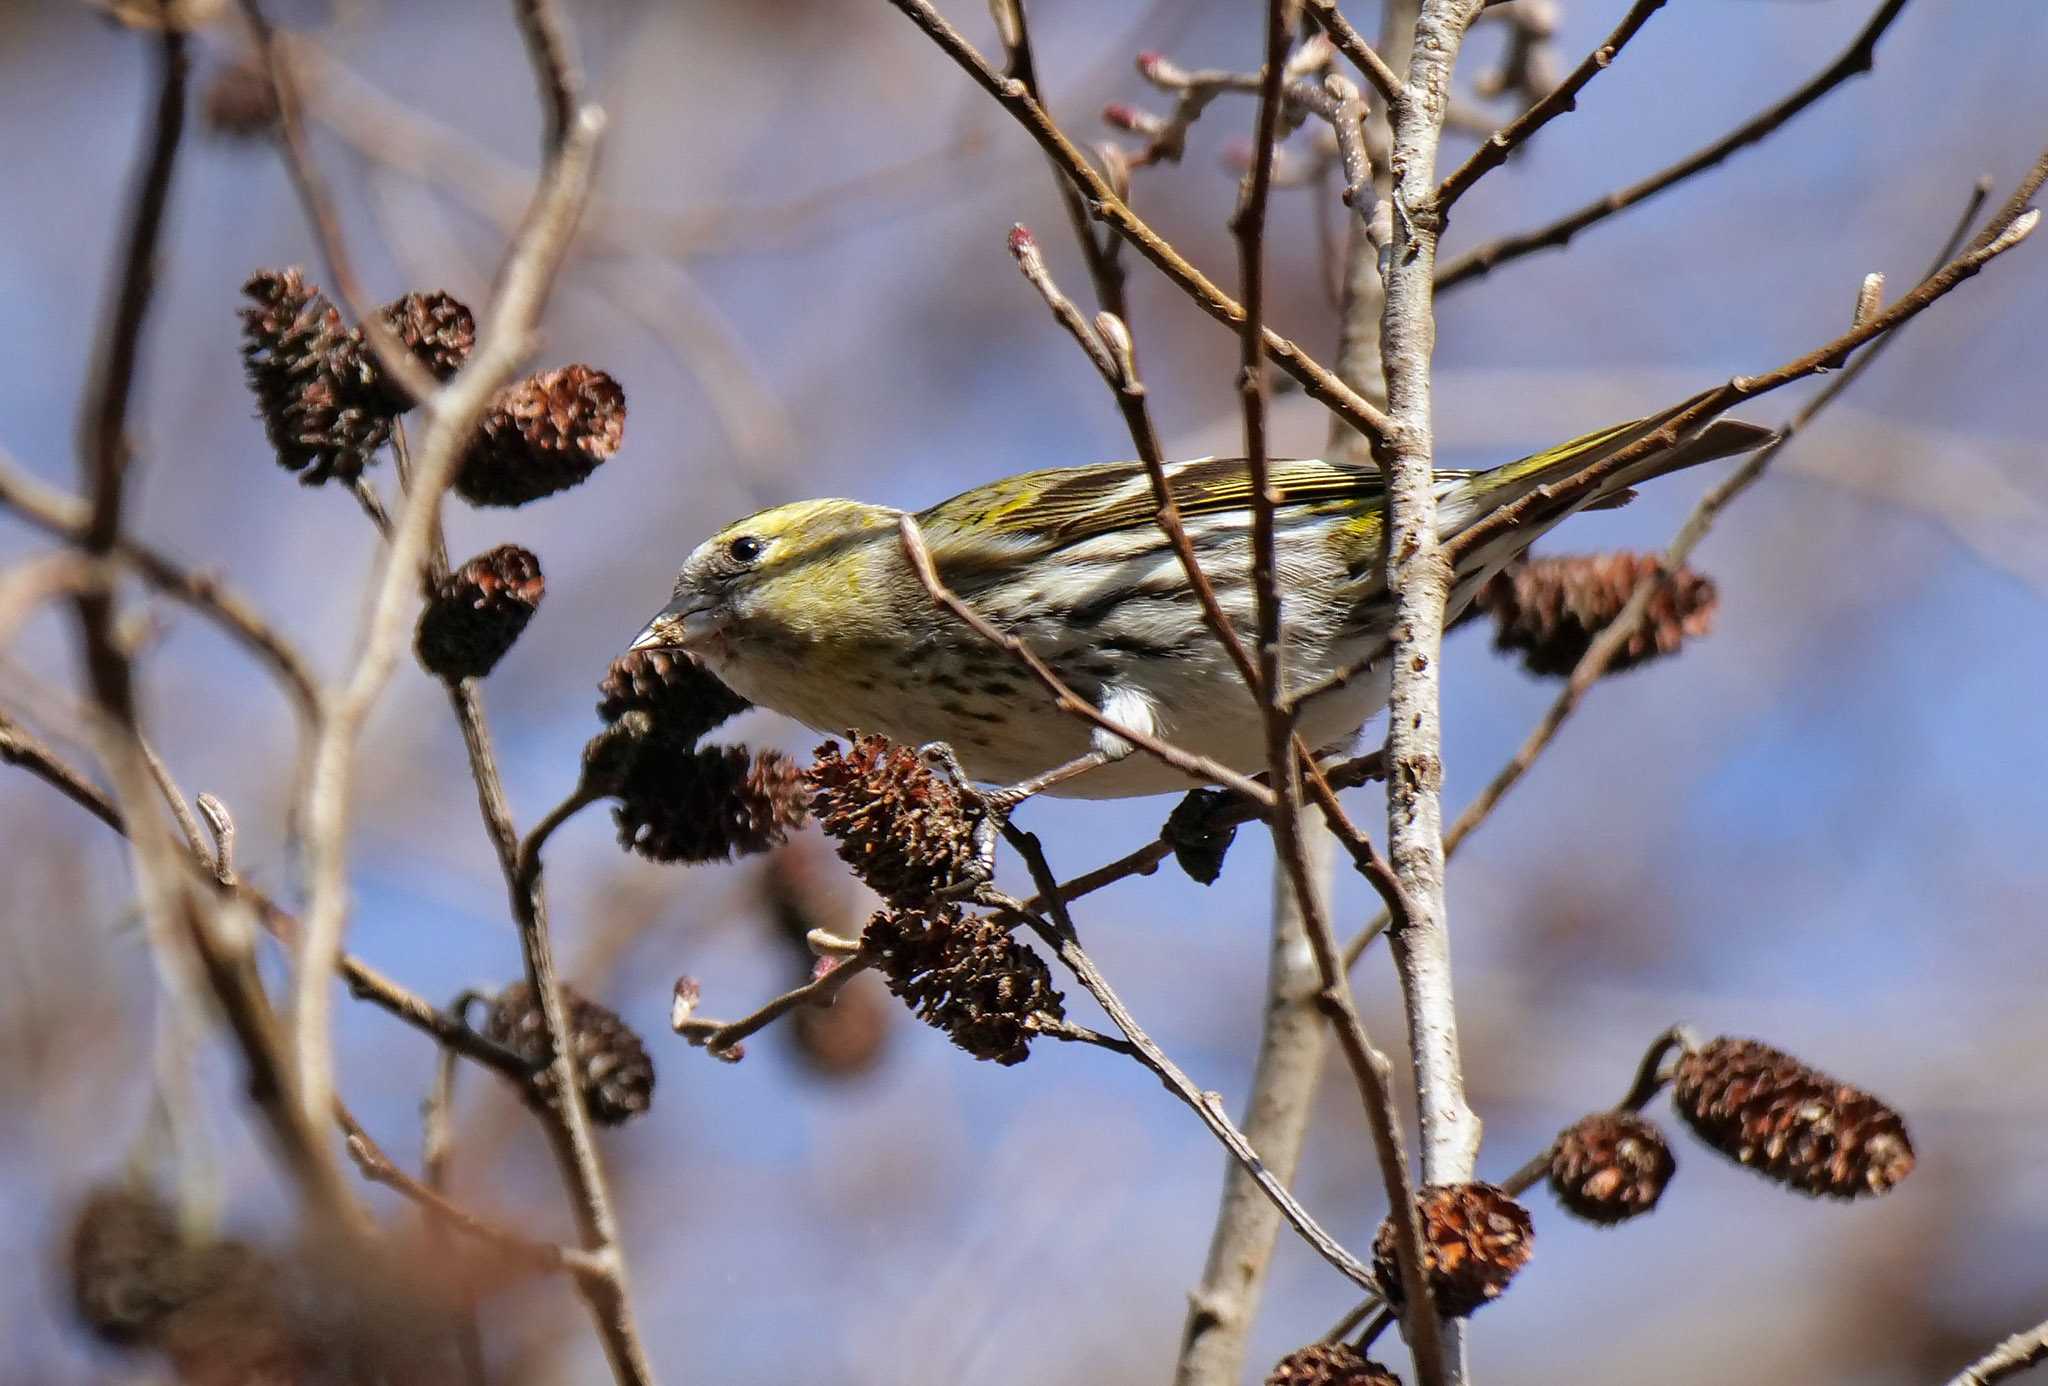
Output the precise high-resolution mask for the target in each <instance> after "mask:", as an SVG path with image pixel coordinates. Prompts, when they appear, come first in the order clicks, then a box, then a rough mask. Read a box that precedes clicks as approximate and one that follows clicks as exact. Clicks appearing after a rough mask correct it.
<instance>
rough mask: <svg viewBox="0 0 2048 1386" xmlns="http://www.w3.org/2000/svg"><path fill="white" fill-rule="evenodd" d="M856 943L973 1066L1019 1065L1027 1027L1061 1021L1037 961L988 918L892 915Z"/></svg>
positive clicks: (1061, 1010) (920, 911)
mask: <svg viewBox="0 0 2048 1386" xmlns="http://www.w3.org/2000/svg"><path fill="white" fill-rule="evenodd" d="M861 941H862V943H863V944H864V945H865V946H866V947H867V948H868V950H869V951H870V952H873V953H875V954H876V955H877V956H878V960H879V962H878V965H879V967H880V969H881V972H882V975H883V976H884V977H886V978H887V979H888V982H889V990H890V991H891V992H893V993H895V994H896V995H897V996H898V997H900V998H901V999H902V1000H903V1001H905V1002H907V1003H908V1004H909V1006H910V1008H911V1010H912V1011H914V1012H915V1013H916V1015H917V1018H918V1019H919V1020H922V1021H923V1022H925V1024H927V1025H930V1026H932V1027H933V1028H935V1029H938V1030H942V1031H944V1032H945V1033H946V1035H947V1036H948V1037H949V1038H950V1039H951V1040H952V1041H953V1043H955V1044H957V1045H959V1046H960V1047H961V1048H962V1049H964V1050H966V1051H967V1052H968V1053H970V1054H972V1055H974V1057H975V1058H977V1059H988V1060H991V1061H993V1062H995V1063H999V1064H1018V1063H1022V1062H1023V1061H1024V1060H1025V1059H1026V1058H1028V1057H1029V1055H1030V1044H1031V1036H1032V1034H1033V1033H1034V1023H1033V1022H1034V1019H1035V1018H1036V1017H1038V1016H1050V1017H1053V1018H1055V1019H1058V1018H1061V1017H1063V1016H1065V1014H1066V1010H1065V1006H1064V1003H1063V998H1062V997H1061V995H1060V993H1059V992H1058V991H1056V990H1054V988H1053V985H1052V973H1051V971H1050V970H1049V969H1048V968H1047V967H1046V965H1045V960H1044V959H1043V958H1041V957H1039V956H1038V954H1036V953H1034V952H1032V951H1031V949H1030V948H1028V947H1026V946H1025V945H1024V944H1022V943H1020V942H1018V941H1017V940H1016V939H1014V938H1012V937H1010V933H1009V931H1008V930H1007V929H1004V928H1003V927H1002V926H1001V925H999V924H997V923H996V922H995V920H994V919H992V918H989V917H988V916H985V915H966V914H963V913H962V912H961V911H960V910H959V909H957V908H956V907H954V906H951V905H939V904H932V905H928V906H926V907H924V908H904V907H892V908H889V909H885V910H882V911H880V912H878V913H877V914H876V915H875V916H874V917H873V918H872V919H870V920H868V923H867V928H866V929H865V930H864V931H863V932H862V935H861Z"/></svg>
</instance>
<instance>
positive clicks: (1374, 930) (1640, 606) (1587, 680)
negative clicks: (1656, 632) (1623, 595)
mask: <svg viewBox="0 0 2048 1386" xmlns="http://www.w3.org/2000/svg"><path fill="white" fill-rule="evenodd" d="M2044 176H2048V155H2044V157H2043V159H2042V160H2041V161H2038V162H2037V163H2036V164H2035V166H2034V170H2033V171H2032V172H2030V174H2029V175H2028V181H2029V182H2032V185H2033V186H2031V187H2029V186H2028V182H2022V184H2021V186H2020V188H2019V189H2018V190H2017V191H2016V192H2015V194H2014V198H2013V200H2012V202H2011V203H2010V204H2009V205H2008V207H2007V208H2006V210H2005V211H2004V212H2001V214H2000V217H1998V218H1993V220H1992V222H1991V223H1990V225H1989V226H1987V228H1986V234H1988V235H1990V237H1991V240H1989V241H1986V243H1985V244H1986V247H1987V248H1988V247H1989V245H1991V244H1992V243H1995V241H1996V240H1997V236H1998V234H2000V233H1999V232H1998V230H1997V229H1996V228H1997V226H1998V222H1999V220H2000V219H2001V218H2004V219H2006V221H2007V228H2008V229H2009V227H2010V225H2011V221H2012V220H2013V219H2016V217H2017V215H2018V211H2017V208H2018V207H2019V206H2023V205H2024V201H2025V198H2026V197H2027V196H2031V194H2032V192H2034V191H2037V190H2038V188H2039V185H2040V184H2039V179H2040V178H2041V177H2044ZM1988 196H1989V186H1988V184H1985V183H1981V182H1980V183H1979V184H1978V185H1977V186H1976V187H1975V188H1974V189H1973V190H1972V192H1971V195H1970V198H1969V200H1968V202H1967V203H1966V204H1965V206H1964V208H1963V212H1962V215H1961V217H1960V218H1959V219H1958V221H1957V223H1956V226H1955V229H1954V230H1953V231H1952V232H1951V233H1950V235H1949V238H1948V240H1947V242H1946V243H1945V244H1944V245H1943V247H1942V250H1941V252H1940V254H1939V256H1938V257H1937V258H1936V259H1935V261H1934V264H1933V265H1931V266H1930V267H1929V269H1928V271H1927V274H1926V276H1925V277H1924V278H1923V280H1922V282H1923V284H1924V283H1926V282H1928V281H1931V280H1932V279H1933V278H1934V277H1935V276H1936V275H1938V274H1940V273H1941V272H1942V271H1943V269H1944V268H1946V267H1947V266H1948V265H1949V264H1950V263H1951V262H1952V260H1953V259H1954V257H1955V256H1956V255H1957V254H1958V251H1959V249H1960V248H1961V247H1962V245H1963V241H1964V238H1965V237H1966V236H1968V235H1969V228H1970V225H1971V223H1973V222H1974V221H1975V220H1976V218H1977V214H1978V212H1980V211H1981V210H1982V209H1983V205H1984V202H1985V200H1986V198H1987V197H1988ZM2008 214H2010V215H2008ZM1866 283H1867V280H1866ZM1879 316H1880V310H1879V309H1878V308H1877V307H1876V306H1875V305H1874V304H1872V303H1871V302H1870V301H1869V295H1868V294H1867V293H1865V292H1864V291H1863V289H1862V288H1861V287H1859V290H1858V293H1857V298H1856V311H1855V314H1854V316H1853V318H1852V320H1851V326H1852V331H1853V330H1855V329H1859V328H1862V327H1864V326H1866V325H1868V324H1869V323H1871V322H1873V321H1875V320H1876V319H1877V318H1878V317H1879ZM1894 335H1895V334H1894ZM1839 340H1845V339H1838V341H1839ZM1891 340H1892V337H1891V335H1886V336H1881V337H1879V338H1877V339H1876V340H1875V341H1874V342H1873V343H1872V344H1871V348H1870V350H1869V351H1867V352H1865V353H1864V354H1863V355H1862V356H1860V357H1857V358H1856V359H1855V360H1854V361H1852V362H1851V363H1850V364H1849V366H1848V368H1847V369H1846V370H1844V371H1843V372H1842V373H1841V374H1840V375H1837V376H1836V377H1835V378H1834V379H1833V380H1831V381H1830V382H1829V383H1828V384H1827V385H1826V386H1825V387H1824V388H1823V389H1821V390H1820V391H1819V392H1818V393H1816V394H1815V395H1814V397H1813V398H1812V399H1811V400H1809V401H1808V402H1807V403H1806V405H1805V406H1804V407H1803V408H1802V409H1800V410H1799V412H1797V413H1796V414H1794V415H1793V416H1792V418H1791V419H1790V420H1789V421H1787V422H1786V424H1785V425H1784V427H1783V428H1782V429H1781V430H1780V432H1779V436H1778V438H1777V440H1776V441H1774V442H1772V443H1771V444H1769V445H1768V446H1766V447H1764V448H1761V449H1759V450H1758V451H1757V452H1755V453H1752V454H1751V455H1750V456H1749V457H1747V458H1745V459H1744V460H1743V462H1742V464H1741V465H1740V466H1739V467H1737V468H1736V469H1735V470H1734V471H1733V472H1730V473H1729V474H1728V476H1727V477H1726V478H1725V479H1723V480H1722V481H1721V482H1720V483H1718V484H1717V485H1715V486H1713V487H1712V488H1710V489H1709V490H1708V491H1707V493H1706V494H1705V495H1703V496H1701V497H1700V499H1699V502H1698V503H1697V504H1696V505H1695V506H1694V507H1693V509H1692V512H1691V513H1690V514H1688V515H1687V516H1686V518H1685V521H1684V523H1682V524H1681V525H1680V526H1679V528H1678V532H1677V533H1676V534H1675V535H1673V537H1672V540H1671V543H1670V544H1669V545H1668V546H1666V548H1665V551H1664V555H1663V557H1662V558H1661V559H1660V560H1659V562H1658V566H1657V570H1656V571H1655V572H1654V573H1651V574H1648V575H1646V576H1645V577H1644V579H1643V580H1642V581H1640V582H1638V583H1637V584H1636V586H1635V588H1634V589H1633V590H1632V591H1631V592H1630V593H1629V597H1628V601H1627V602H1626V603H1624V604H1623V606H1622V609H1621V611H1620V612H1619V613H1617V614H1616V616H1615V618H1614V620H1613V621H1612V622H1610V623H1609V624H1608V625H1607V626H1606V627H1604V628H1603V629H1602V630H1601V632H1600V633H1599V634H1598V635H1596V636H1595V637H1594V638H1593V640H1592V642H1591V643H1590V644H1589V645H1588V646H1587V648H1586V653H1585V654H1584V655H1582V656H1581V657H1580V659H1579V662H1578V663H1577V664H1576V665H1574V666H1573V668H1572V672H1571V674H1570V676H1569V677H1568V679H1567V680H1566V683H1565V687H1564V689H1563V691H1562V692H1560V693H1559V694H1558V696H1557V697H1556V699H1555V700H1553V701H1552V703H1551V705H1550V706H1549V707H1548V708H1547V709H1545V710H1544V713H1543V716H1542V717H1541V718H1539V719H1538V720H1537V723H1536V725H1535V727H1533V728H1532V729H1531V730H1530V732H1529V734H1528V736H1526V737H1525V738H1523V741H1522V744H1521V746H1520V747H1518V748H1517V749H1516V751H1515V753H1514V755H1513V756H1511V757H1510V758H1509V759H1508V761H1507V763H1506V764H1505V765H1503V766H1502V767H1501V768H1500V769H1499V770H1498V771H1496V772H1495V773H1494V775H1493V778H1492V779H1490V780H1489V781H1488V782H1487V784H1486V787H1485V788H1484V789H1482V790H1481V791H1480V792H1479V794H1478V795H1477V796H1476V797H1475V798H1474V799H1473V800H1472V802H1471V803H1470V804H1468V805H1466V807H1465V809H1464V811H1463V812H1461V813H1460V814H1459V815H1458V818H1457V821H1456V822H1454V823H1453V824H1452V825H1451V827H1450V829H1449V830H1448V831H1447V832H1446V833H1445V834H1444V855H1445V857H1446V858H1448V857H1449V856H1450V855H1451V854H1453V853H1455V852H1456V851H1457V850H1458V849H1459V848H1460V847H1461V846H1463V845H1464V843H1465V841H1466V840H1467V839H1468V838H1470V837H1471V835H1472V834H1473V833H1474V832H1476V831H1477V830H1478V829H1479V827H1480V825H1482V824H1483V823H1485V822H1486V820H1487V818H1488V817H1489V816H1491V815H1492V813H1493V811H1494V809H1496V808H1497V807H1499V805H1500V802H1501V800H1502V799H1504V798H1506V797H1507V795H1508V792H1509V791H1510V790H1512V789H1513V788H1514V787H1515V785H1516V784H1518V783H1520V781H1521V779H1522V777H1523V776H1524V775H1526V774H1527V773H1528V772H1529V770H1530V768H1531V767H1532V766H1534V765H1535V763H1536V761H1537V759H1538V758H1539V757H1540V756H1541V755H1542V754H1543V752H1544V751H1545V750H1547V749H1548V748H1549V746H1550V744H1551V743H1552V742H1553V741H1554V740H1555V739H1556V737H1557V734H1558V732H1559V731H1560V730H1561V729H1562V728H1563V726H1564V723H1565V722H1566V721H1567V720H1568V719H1569V718H1570V717H1571V715H1572V713H1573V712H1574V711H1576V710H1577V708H1578V705H1579V704H1580V702H1581V701H1583V700H1584V698H1585V695H1586V693H1587V691H1588V690H1590V689H1591V688H1592V686H1593V684H1594V683H1595V682H1597V681H1598V680H1599V679H1600V677H1601V676H1602V675H1603V674H1605V672H1606V671H1607V669H1608V667H1609V666H1610V665H1611V664H1612V663H1613V661H1614V659H1615V658H1616V656H1618V655H1619V654H1620V652H1621V650H1622V649H1623V648H1624V647H1625V646H1626V645H1627V643H1628V642H1629V640H1631V639H1632V638H1633V637H1634V636H1635V634H1636V632H1637V631H1638V630H1640V629H1641V627H1642V624H1643V622H1644V621H1645V620H1646V619H1647V618H1648V615H1649V609H1650V604H1651V602H1653V601H1654V600H1655V599H1656V595H1657V593H1658V592H1660V591H1662V590H1663V589H1664V587H1665V585H1666V584H1667V583H1668V582H1669V581H1670V579H1671V575H1672V574H1674V573H1676V572H1677V571H1678V570H1679V569H1680V568H1681V567H1683V566H1684V564H1685V562H1686V560H1687V559H1688V558H1690V557H1691V556H1692V552H1693V550H1694V549H1696V548H1697V547H1698V546H1699V544H1700V542H1701V541H1702V540H1703V539H1705V538H1706V535H1707V531H1708V530H1709V529H1711V528H1712V527H1713V525H1714V522H1715V521H1716V520H1717V519H1718V518H1719V517H1720V514H1721V512H1722V511H1723V510H1725V509H1726V508H1727V507H1728V505H1729V504H1730V503H1731V502H1732V501H1733V500H1734V499H1735V498H1736V497H1737V496H1739V495H1741V494H1742V492H1744V491H1745V490H1747V489H1748V488H1749V487H1750V486H1752V485H1754V484H1755V483H1756V482H1757V481H1758V480H1759V479H1760V478H1761V477H1762V476H1763V474H1764V472H1765V471H1766V470H1767V469H1768V468H1769V467H1770V465H1771V463H1772V462H1773V461H1774V460H1775V459H1776V458H1777V456H1778V454H1779V453H1780V452H1781V451H1783V450H1784V448H1785V447H1786V445H1787V444H1789V443H1790V442H1791V441H1792V439H1793V438H1795V437H1796V436H1798V435H1799V434H1800V433H1801V432H1803V431H1804V430H1805V429H1806V427H1807V425H1809V424H1811V423H1812V422H1813V420H1814V418H1815V417H1816V416H1817V415H1818V414H1819V413H1820V412H1821V410H1823V409H1825V408H1826V407H1827V406H1828V405H1829V404H1831V403H1832V402H1833V401H1834V400H1835V399H1836V398H1837V397H1838V396H1840V394H1841V393H1842V392H1843V391H1844V390H1846V389H1848V388H1849V386H1851V385H1853V384H1854V383H1855V382H1856V379H1857V377H1858V376H1860V375H1861V374H1862V373H1863V372H1864V371H1866V370H1868V369H1869V368H1870V365H1871V364H1872V363H1873V362H1874V361H1875V360H1876V359H1877V358H1878V356H1879V355H1880V354H1881V353H1882V352H1883V351H1884V350H1885V348H1886V346H1887V345H1888V344H1889V342H1890V341H1891ZM1850 350H1852V348H1847V347H1844V348H1841V349H1840V350H1839V351H1838V352H1835V353H1834V354H1832V355H1830V356H1829V359H1831V360H1843V359H1847V356H1848V353H1849V351H1850ZM1829 351H1830V348H1822V353H1828V352H1829ZM1387 923H1388V920H1387V917H1386V916H1385V915H1382V916H1381V917H1380V918H1378V919H1376V920H1374V921H1373V922H1372V923H1370V924H1368V925H1367V926H1366V927H1365V928H1364V929H1363V930H1362V931H1361V932H1360V933H1359V934H1358V935H1357V936H1356V937H1355V938H1353V939H1352V941H1351V942H1350V943H1349V944H1348V945H1347V946H1346V948H1345V962H1346V966H1349V965H1351V964H1352V963H1355V962H1357V960H1358V958H1359V955H1360V954H1361V953H1363V952H1364V950H1365V947H1366V945H1367V944H1369V943H1370V942H1371V941H1372V940H1373V939H1374V938H1375V937H1377V936H1378V935H1379V933H1380V932H1381V931H1383V930H1384V929H1385V928H1386V926H1387Z"/></svg>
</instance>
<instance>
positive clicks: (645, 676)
mask: <svg viewBox="0 0 2048 1386" xmlns="http://www.w3.org/2000/svg"><path fill="white" fill-rule="evenodd" d="M597 692H598V703H597V715H598V716H599V717H601V718H603V719H604V720H605V721H607V722H616V721H618V720H619V719H620V718H621V717H624V716H625V715H626V714H627V713H629V712H644V713H646V714H648V716H650V717H651V718H653V720H654V725H655V726H657V727H659V728H660V729H661V730H662V731H663V732H665V733H667V734H669V735H672V736H676V737H679V738H681V739H682V740H684V741H686V742H688V743H689V744H691V745H695V744H696V743H697V741H698V740H699V739H700V738H701V737H703V735H704V734H705V733H706V732H708V731H710V730H711V729H712V728H713V727H716V726H717V725H718V724H719V723H721V722H723V721H725V720H726V719H727V718H729V717H731V716H733V715H735V714H736V713H741V712H745V711H746V710H747V709H748V708H750V707H752V706H753V704H752V703H749V702H748V701H747V700H746V699H745V698H742V697H741V696H740V695H739V694H737V693H735V692H733V691H732V690H731V689H729V688H727V687H726V686H725V685H724V684H722V683H720V682H719V681H718V678H717V676H716V675H714V674H713V673H712V672H711V671H710V670H709V669H706V668H705V667H704V666H703V665H701V664H699V663H698V662H697V661H696V660H694V659H692V658H690V656H688V655H686V654H684V653H682V652H681V651H679V650H634V651H632V652H631V653H629V654H623V655H620V656H619V657H618V658H617V659H615V660H613V661H612V667H611V668H610V669H609V670H608V671H607V672H606V673H605V676H604V682H602V683H600V684H598V686H597Z"/></svg>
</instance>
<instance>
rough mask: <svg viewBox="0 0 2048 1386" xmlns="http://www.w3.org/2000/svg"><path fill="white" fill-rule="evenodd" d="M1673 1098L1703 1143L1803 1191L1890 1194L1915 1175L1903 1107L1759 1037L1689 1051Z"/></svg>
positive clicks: (1712, 1043)
mask: <svg viewBox="0 0 2048 1386" xmlns="http://www.w3.org/2000/svg"><path fill="white" fill-rule="evenodd" d="M1671 1096H1672V1101H1673V1103H1674V1104H1675V1105H1676V1106H1677V1108H1678V1113H1679V1115H1680V1116H1682V1117H1684V1118H1685V1120H1686V1124H1687V1125H1689V1126H1691V1127H1692V1129H1693V1131H1694V1132H1695V1133H1696V1134H1697V1135H1698V1136H1699V1138H1700V1139H1701V1140H1703V1141H1705V1142H1706V1143H1707V1144H1708V1145H1710V1146H1712V1147H1713V1148H1714V1149H1716V1150H1718V1151H1720V1152H1721V1153H1722V1154H1724V1155H1726V1156H1727V1157H1728V1158H1729V1159H1731V1160H1735V1161H1737V1162H1738V1163H1740V1164H1744V1165H1748V1166H1749V1167H1750V1168H1751V1169H1754V1170H1756V1171H1757V1172H1758V1173H1760V1174H1764V1175H1767V1176H1769V1177H1770V1178H1772V1179H1775V1180H1777V1181H1778V1182H1779V1183H1781V1184H1784V1185H1786V1186H1787V1187H1788V1188H1793V1189H1797V1190H1798V1191H1799V1192H1801V1193H1805V1194H1817V1195H1825V1196H1827V1197H1829V1198H1856V1197H1858V1196H1860V1195H1863V1194H1881V1193H1884V1192H1885V1191H1886V1190H1888V1189H1890V1188H1891V1187H1892V1186H1893V1185H1895V1184H1897V1183H1899V1181H1901V1180H1903V1179H1904V1178H1905V1177H1906V1176H1907V1175H1909V1174H1911V1173H1912V1172H1913V1146H1912V1143H1911V1142H1910V1141H1909V1140H1908V1139H1907V1138H1906V1126H1905V1123H1904V1122H1903V1121H1901V1120H1900V1118H1899V1114H1898V1113H1897V1112H1894V1111H1893V1110H1892V1109H1891V1108H1890V1107H1887V1106H1886V1105H1885V1104H1884V1103H1882V1102H1880V1101H1879V1100H1878V1099H1876V1098H1875V1097H1872V1096H1871V1095H1870V1094H1869V1093H1867V1092H1864V1091H1863V1090H1862V1089H1860V1088H1854V1087H1851V1086H1849V1085H1848V1084H1847V1083H1844V1082H1841V1081H1839V1080H1837V1079H1834V1078H1830V1077H1829V1076H1828V1075H1827V1074H1825V1073H1822V1072H1820V1071H1819V1070H1818V1069H1814V1068H1810V1067H1808V1066H1807V1065H1806V1064H1803V1063H1801V1062H1800V1061H1799V1060H1798V1059H1795V1058H1793V1057H1792V1056H1791V1055H1790V1054H1786V1053H1784V1052H1782V1051H1780V1050H1777V1049H1773V1048H1771V1047H1770V1046H1769V1045H1767V1044H1764V1043H1762V1042H1761V1041H1759V1040H1746V1039H1729V1038H1726V1037H1723V1038H1721V1039H1716V1040H1712V1041H1710V1042H1709V1043H1707V1044H1705V1045H1703V1046H1701V1047H1700V1048H1698V1049H1696V1050H1693V1051H1691V1052H1689V1053H1687V1054H1686V1055H1685V1056H1684V1057H1683V1058H1681V1059H1680V1060H1679V1061H1678V1068H1677V1072H1676V1074H1675V1077H1674V1081H1673V1085H1672V1093H1671Z"/></svg>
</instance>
